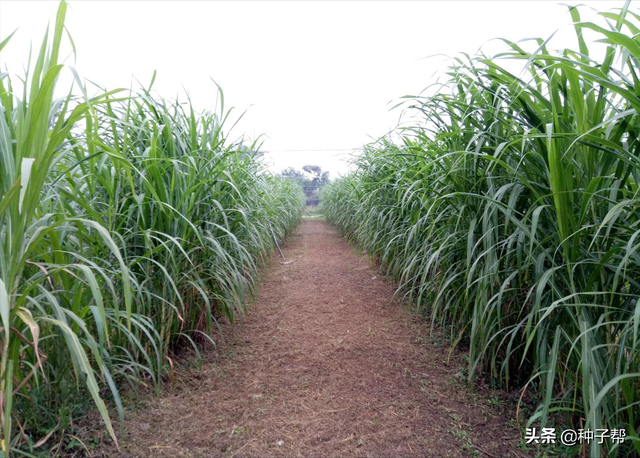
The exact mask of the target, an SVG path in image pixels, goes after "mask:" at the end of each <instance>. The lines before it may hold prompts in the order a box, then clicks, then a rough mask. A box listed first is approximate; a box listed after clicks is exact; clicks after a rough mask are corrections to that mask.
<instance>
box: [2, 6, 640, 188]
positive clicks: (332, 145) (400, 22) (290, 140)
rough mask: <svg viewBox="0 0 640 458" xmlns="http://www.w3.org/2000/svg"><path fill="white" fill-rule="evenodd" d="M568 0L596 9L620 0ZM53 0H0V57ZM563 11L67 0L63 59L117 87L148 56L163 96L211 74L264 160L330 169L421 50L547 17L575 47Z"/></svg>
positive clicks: (412, 69)
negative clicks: (257, 141)
mask: <svg viewBox="0 0 640 458" xmlns="http://www.w3.org/2000/svg"><path fill="white" fill-rule="evenodd" d="M570 3H572V4H575V3H576V2H570ZM580 3H582V4H585V5H589V6H591V7H595V8H596V9H598V10H600V11H605V10H609V9H611V8H619V7H622V5H623V2H622V1H596V2H594V1H582V2H580ZM57 6H58V3H57V2H55V1H44V2H43V1H16V0H0V40H1V39H4V38H5V37H6V36H7V35H8V34H9V33H11V32H12V31H13V30H14V29H16V28H18V32H17V33H16V35H15V36H14V38H13V39H12V40H11V42H10V43H9V45H7V47H6V48H5V50H4V51H3V56H2V61H1V62H0V65H1V67H2V69H1V70H2V71H5V69H8V71H9V72H10V73H13V74H17V75H22V68H23V64H24V62H25V61H26V58H27V55H28V49H29V43H30V42H33V45H34V47H37V46H39V45H40V43H41V40H42V35H43V33H44V30H45V28H46V25H47V22H48V21H51V23H53V22H54V18H55V11H56V9H57ZM632 8H634V9H636V6H635V5H634V4H632ZM587 11H588V8H585V9H584V12H583V19H584V18H588V16H586V14H587ZM569 23H570V16H569V14H568V12H567V9H566V7H564V6H562V5H561V4H560V3H559V2H556V1H540V0H539V1H509V2H507V1H448V2H445V1H424V2H418V1H410V2H398V1H396V2H391V1H388V2H386V1H375V2H371V1H354V2H338V1H323V2H311V1H302V2H270V1H258V2H249V1H241V2H222V1H195V2H186V1H180V2H178V1H109V2H104V1H86V0H85V1H80V0H75V1H74V0H69V10H68V12H67V22H66V25H67V29H68V30H69V32H70V34H71V36H72V38H73V40H74V42H75V45H76V50H77V56H76V60H75V62H74V61H73V60H72V59H69V60H68V61H67V63H68V64H70V65H73V66H74V67H75V68H76V69H77V70H78V72H79V73H80V75H81V76H82V77H84V78H86V79H88V80H91V81H95V82H97V83H98V84H100V85H101V86H104V87H107V88H108V89H114V88H117V87H125V88H128V87H130V86H131V81H132V76H135V78H137V79H138V80H139V81H141V82H142V83H143V84H147V83H148V82H149V81H150V79H151V76H152V74H153V71H154V70H157V72H158V76H157V79H156V83H155V85H154V88H155V89H156V90H157V92H158V93H160V94H161V95H162V96H164V97H166V98H172V97H175V96H176V95H178V94H180V93H181V92H182V88H183V87H184V88H186V89H187V90H188V91H189V93H190V95H191V97H192V100H193V101H194V102H195V105H196V107H197V108H198V109H205V108H211V107H212V106H213V104H214V103H215V93H216V88H215V86H214V84H213V83H212V82H211V78H213V79H214V80H215V81H216V82H217V83H219V84H220V86H221V87H222V89H223V91H224V93H225V102H226V104H227V106H229V107H231V106H233V107H235V114H236V116H238V115H240V114H241V113H242V112H243V111H245V110H247V113H246V114H245V116H244V117H243V118H242V120H241V121H240V122H239V123H238V125H237V126H236V127H235V128H234V130H233V132H232V133H231V137H232V138H238V137H241V136H242V135H246V136H247V137H249V138H255V137H256V136H258V135H260V134H264V144H263V149H264V150H266V151H269V160H270V161H271V162H272V168H273V170H274V171H279V170H281V169H282V168H284V167H287V166H293V167H296V168H301V167H302V165H304V164H318V165H320V166H322V167H323V169H325V170H329V171H330V172H331V176H332V177H334V178H335V177H336V175H337V174H339V173H345V171H346V169H347V168H346V164H345V162H344V161H343V159H345V158H346V157H348V155H349V151H350V150H352V149H355V148H358V147H360V146H361V145H362V144H364V143H367V142H369V141H371V140H372V139H375V138H378V137H380V136H382V135H385V134H386V133H387V132H388V131H389V130H391V129H392V128H393V127H394V126H395V125H396V124H397V122H398V117H399V115H400V111H398V110H397V109H396V110H393V111H391V112H389V109H390V108H391V107H392V106H393V105H395V104H396V103H397V102H398V99H399V98H400V97H401V96H403V95H407V94H417V93H419V92H420V91H422V90H423V89H424V88H426V87H427V86H428V85H429V84H430V83H432V82H434V81H435V78H434V76H433V75H434V73H435V72H437V71H442V70H445V69H446V65H447V59H446V58H445V57H443V56H438V57H432V58H426V57H428V56H433V55H446V56H454V55H456V54H457V53H458V52H468V53H474V52H475V51H476V50H477V49H478V48H479V47H481V46H483V49H485V50H486V49H494V48H495V45H496V42H490V41H489V40H491V39H492V38H496V37H504V38H508V39H511V40H514V41H517V40H520V39H523V38H532V37H543V38H547V37H548V36H549V35H551V34H552V33H553V32H554V31H556V30H558V29H560V32H559V33H558V34H557V36H556V38H554V40H555V41H554V42H553V43H556V46H555V48H561V47H565V46H571V47H573V48H574V49H575V46H574V44H573V41H572V40H573V37H572V29H571V28H570V27H568V26H567V24H569ZM552 47H554V46H552ZM69 49H70V48H69ZM61 84H63V85H64V84H66V86H65V89H67V88H68V87H69V86H68V85H69V84H70V83H68V82H64V80H62V81H61ZM335 150H339V151H335Z"/></svg>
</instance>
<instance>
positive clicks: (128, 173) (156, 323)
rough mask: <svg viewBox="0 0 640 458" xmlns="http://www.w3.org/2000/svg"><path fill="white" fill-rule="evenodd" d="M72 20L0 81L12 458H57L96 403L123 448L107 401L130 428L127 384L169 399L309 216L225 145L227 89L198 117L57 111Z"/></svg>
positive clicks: (240, 152) (128, 101)
mask: <svg viewBox="0 0 640 458" xmlns="http://www.w3.org/2000/svg"><path fill="white" fill-rule="evenodd" d="M65 12H66V3H64V2H62V3H61V4H60V8H59V11H58V16H57V20H56V24H55V28H54V31H53V33H52V36H51V39H49V37H48V33H47V36H45V39H44V41H43V44H42V47H41V49H40V52H39V53H38V55H37V59H36V62H35V66H34V67H33V68H32V69H30V70H29V71H28V73H27V75H26V77H25V78H24V81H25V83H24V85H23V86H24V88H23V90H22V93H21V94H20V93H18V92H16V89H15V87H14V85H13V84H12V81H11V77H10V76H9V75H8V74H6V73H3V74H2V75H0V321H1V323H2V325H1V327H0V345H1V351H2V353H1V367H0V374H1V376H0V392H1V394H0V409H2V412H3V415H2V421H1V427H2V442H1V448H2V453H0V455H4V456H8V455H9V454H10V452H11V450H12V449H18V448H19V449H23V450H29V451H31V452H32V453H41V452H42V451H43V450H49V452H51V453H54V450H55V448H56V447H57V445H56V444H53V442H54V441H53V440H51V441H49V440H48V439H49V438H50V437H52V434H53V436H54V437H55V436H59V435H60V434H63V433H64V432H65V429H66V428H68V427H69V426H70V425H71V423H72V421H73V419H74V418H75V417H77V416H78V415H79V414H80V413H82V412H83V411H85V410H86V408H87V403H88V402H93V403H94V404H95V406H97V408H98V411H99V412H100V415H101V416H102V419H103V421H104V423H105V426H106V429H107V431H108V433H109V435H110V436H111V437H112V438H113V440H115V439H116V435H115V431H114V428H113V427H112V424H111V419H110V418H109V414H108V410H107V406H106V404H105V401H104V400H105V399H106V397H109V399H111V400H112V401H113V403H114V405H115V406H116V407H117V409H118V411H119V413H120V415H121V419H122V408H121V405H120V401H119V397H118V386H119V385H121V384H122V383H123V382H128V383H130V384H131V385H133V386H137V385H138V384H143V385H145V386H152V387H155V389H156V390H158V389H159V387H160V384H161V382H162V381H163V380H164V379H166V378H167V377H168V375H169V374H170V360H169V356H170V353H171V351H172V350H174V349H176V348H177V347H179V346H185V345H186V346H193V347H194V348H195V349H196V351H197V347H198V345H199V344H201V343H202V342H205V341H210V342H213V343H215V341H216V340H217V339H218V337H219V331H218V327H217V324H218V321H219V320H220V318H221V317H226V318H227V319H229V320H231V321H234V320H235V319H237V318H238V317H239V316H241V315H242V313H243V311H244V307H245V305H246V303H247V301H248V300H249V299H250V297H251V296H252V295H253V293H254V279H255V278H256V275H257V273H258V268H259V267H260V265H261V263H262V262H263V261H264V260H265V256H266V255H267V254H268V253H269V252H271V251H272V250H273V248H274V241H273V235H272V231H273V233H275V234H276V236H277V237H280V238H282V237H285V236H286V235H287V234H288V232H289V231H290V230H292V229H293V228H294V227H295V226H296V224H297V223H298V221H299V219H300V217H301V214H302V211H303V207H304V195H303V193H302V192H301V191H300V189H299V188H298V187H297V186H295V185H294V184H293V183H290V182H289V181H287V180H283V179H280V178H276V177H273V176H270V175H269V174H268V173H266V171H265V168H264V166H263V164H262V163H261V161H260V154H259V153H258V148H257V145H255V144H254V145H245V144H241V143H231V142H228V141H227V139H226V138H225V136H224V133H223V126H224V124H225V121H226V120H227V118H228V116H229V112H228V111H225V108H224V98H223V94H222V91H220V92H219V96H220V109H219V112H218V113H210V112H204V113H201V114H197V113H195V111H194V109H193V107H192V105H191V103H190V101H188V102H187V103H186V104H183V103H179V102H177V101H176V102H168V101H166V100H163V99H158V98H156V97H154V96H152V94H151V92H150V91H151V85H150V87H149V88H148V89H145V90H142V91H141V93H139V94H136V95H132V94H127V95H126V96H124V97H123V96H121V95H120V94H118V91H114V92H104V93H101V94H99V95H98V96H97V97H93V98H89V97H87V95H86V94H87V90H86V88H84V87H82V86H80V89H81V92H82V94H84V95H83V97H81V98H76V97H72V96H67V97H62V98H58V99H56V98H55V96H56V92H55V87H56V80H57V78H58V75H59V73H60V72H61V70H62V69H63V66H62V65H60V64H58V62H57V60H58V53H59V49H60V45H61V42H62V38H63V29H64V19H65ZM7 42H8V39H6V40H5V41H3V42H2V44H0V50H1V49H2V48H3V47H4V46H5V45H6V44H7ZM78 84H80V82H79V80H78ZM151 84H153V82H152V83H151ZM57 442H59V443H62V441H57ZM52 444H53V445H52Z"/></svg>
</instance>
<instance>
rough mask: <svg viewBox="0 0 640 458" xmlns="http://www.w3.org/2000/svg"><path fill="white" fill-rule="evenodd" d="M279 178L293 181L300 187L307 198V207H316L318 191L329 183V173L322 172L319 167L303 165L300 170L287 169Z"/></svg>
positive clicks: (318, 197) (318, 199) (318, 196)
mask: <svg viewBox="0 0 640 458" xmlns="http://www.w3.org/2000/svg"><path fill="white" fill-rule="evenodd" d="M280 176H281V177H284V178H289V179H292V180H295V181H296V182H298V183H299V184H300V186H302V188H303V189H304V193H305V195H306V196H307V205H318V202H319V201H320V190H321V189H322V188H323V187H324V186H325V185H326V184H328V183H329V181H330V180H329V172H326V171H323V170H322V167H320V166H319V165H309V164H308V165H305V166H303V167H302V170H298V169H294V168H293V167H287V168H286V169H284V170H283V171H282V172H281V173H280Z"/></svg>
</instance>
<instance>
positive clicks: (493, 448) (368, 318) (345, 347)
mask: <svg viewBox="0 0 640 458" xmlns="http://www.w3.org/2000/svg"><path fill="white" fill-rule="evenodd" d="M283 250H284V254H285V256H286V257H287V258H288V259H290V260H291V261H292V262H291V263H288V264H287V263H282V260H281V259H280V258H279V257H275V256H274V257H273V258H272V260H271V262H270V263H269V265H268V266H267V267H266V269H265V271H264V274H263V279H262V281H261V283H260V286H259V299H258V300H257V302H256V303H255V304H253V305H252V306H251V307H250V310H249V312H248V313H247V315H246V316H245V317H244V320H243V323H242V324H241V325H236V326H234V328H233V333H232V335H230V336H228V338H227V341H226V343H224V344H222V345H221V346H220V347H219V348H218V349H217V350H216V351H211V352H210V353H209V354H207V355H205V356H204V365H203V368H202V369H201V370H197V369H189V368H188V366H186V365H184V364H183V365H180V367H179V368H177V370H176V373H177V375H176V381H175V387H174V389H173V390H171V389H169V388H167V390H166V391H167V392H166V393H165V394H164V395H163V396H161V397H159V398H157V397H150V398H149V399H148V400H147V402H146V406H145V407H142V408H140V407H138V408H136V409H133V410H132V411H130V412H128V413H127V416H128V419H127V420H128V421H127V431H126V435H125V437H124V438H123V440H122V442H121V447H120V450H121V451H120V454H121V455H122V456H127V457H133V456H136V457H149V456H167V457H214V456H220V457H229V458H230V457H238V458H240V457H271V456H274V457H351V456H353V457H431V456H433V457H459V456H490V457H503V456H516V455H518V456H520V455H521V454H522V452H521V451H519V450H520V449H519V447H518V442H519V435H518V431H517V430H516V429H515V428H514V427H513V426H509V424H511V425H513V421H511V422H509V419H510V418H513V412H512V411H511V410H510V409H508V408H505V407H502V406H500V404H501V402H496V398H495V397H491V398H490V397H489V396H488V394H487V393H486V392H483V391H478V389H477V388H476V389H471V388H469V387H468V386H467V384H466V382H464V377H463V373H464V369H462V367H463V366H465V364H464V362H463V361H462V358H461V356H460V355H459V354H457V353H454V354H453V356H452V357H451V358H450V359H449V348H447V346H446V345H443V344H442V342H440V343H438V340H437V339H436V340H435V341H434V340H433V339H431V338H429V332H428V324H427V323H425V322H424V321H423V320H421V319H419V318H416V317H414V316H412V315H411V313H410V311H409V309H408V307H406V306H404V305H403V304H402V303H400V301H398V300H395V299H394V297H393V293H394V287H393V286H392V285H390V284H388V283H387V282H385V279H384V278H383V277H382V276H381V275H380V274H379V273H378V272H377V270H376V268H375V267H374V266H373V265H372V264H371V263H370V262H369V259H368V257H367V256H366V255H365V254H364V253H360V252H358V251H357V250H355V249H354V248H353V247H352V246H350V245H349V244H348V243H347V242H346V241H344V240H343V239H341V238H340V236H339V234H338V233H337V231H336V230H335V229H334V228H333V227H331V226H330V225H329V224H328V223H327V222H325V221H324V220H320V219H307V220H303V222H302V224H301V226H300V227H299V228H298V231H297V232H296V233H295V234H294V235H293V236H291V237H290V238H289V239H288V240H287V242H286V244H285V246H284V247H283ZM505 409H506V410H505Z"/></svg>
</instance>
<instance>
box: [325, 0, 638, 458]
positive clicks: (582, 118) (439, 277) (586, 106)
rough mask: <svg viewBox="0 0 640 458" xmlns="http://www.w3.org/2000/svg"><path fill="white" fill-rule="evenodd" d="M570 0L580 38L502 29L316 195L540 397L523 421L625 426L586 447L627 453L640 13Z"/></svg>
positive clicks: (634, 370) (435, 312)
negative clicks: (514, 36) (560, 45)
mask: <svg viewBox="0 0 640 458" xmlns="http://www.w3.org/2000/svg"><path fill="white" fill-rule="evenodd" d="M570 12H571V15H572V18H573V20H574V22H575V25H574V26H575V32H576V43H577V49H564V50H561V51H553V50H552V48H551V47H550V46H552V43H553V41H551V42H547V41H546V40H543V39H538V40H537V41H535V42H533V43H531V42H529V43H528V45H529V46H528V47H527V46H525V45H526V43H525V44H522V45H520V44H518V43H516V42H514V41H510V40H503V51H502V52H501V53H500V54H498V55H496V56H493V57H490V56H484V55H473V56H470V55H461V56H459V57H457V58H455V59H453V60H452V62H451V65H450V67H449V69H448V72H447V80H446V81H444V82H441V85H440V86H439V89H438V91H436V92H435V93H434V94H433V95H430V96H420V97H411V98H409V100H407V104H408V105H410V107H409V108H407V110H408V111H409V113H410V114H412V115H414V116H415V117H417V118H418V120H417V121H415V122H413V123H412V124H410V125H406V126H403V127H402V128H400V129H399V130H398V132H397V134H398V136H399V137H400V138H401V142H391V141H389V140H387V139H382V140H380V141H378V142H374V143H372V144H370V145H367V146H365V147H364V149H363V151H362V154H361V155H360V156H358V157H357V158H355V159H354V162H355V166H356V171H355V172H354V173H352V174H351V175H350V176H348V177H346V178H342V179H340V180H338V181H337V182H335V183H333V184H332V185H330V186H329V187H327V188H326V189H325V190H324V192H323V194H322V208H323V212H324V214H325V215H327V217H328V218H329V221H331V222H332V223H334V224H335V225H337V226H338V227H339V228H340V229H341V230H342V232H343V233H344V234H346V235H347V236H348V237H349V238H350V239H352V240H353V241H355V242H356V243H357V244H359V245H361V246H362V247H364V248H366V249H367V250H368V251H369V253H370V255H371V256H372V257H374V259H376V260H377V261H378V262H379V263H380V265H381V267H382V268H383V269H385V270H386V272H387V273H388V274H389V275H391V276H392V277H393V278H394V279H395V280H397V282H398V283H399V291H400V292H401V293H402V294H404V295H405V296H406V297H408V298H409V299H410V300H411V302H412V304H413V306H414V307H415V308H416V309H417V310H418V311H420V312H422V313H423V314H424V315H425V316H426V317H428V319H429V320H430V321H431V323H432V324H433V326H442V327H443V328H445V329H446V330H447V332H448V335H449V338H450V339H451V341H452V342H454V343H456V344H457V345H459V346H460V347H461V348H465V349H468V356H469V365H468V377H469V378H470V379H473V378H474V377H478V376H486V377H488V378H489V379H490V380H491V381H492V382H493V383H495V384H500V385H501V386H504V387H506V388H514V387H517V388H519V389H521V390H522V393H523V396H524V395H526V396H532V397H533V398H534V399H535V401H536V405H537V409H536V410H535V412H534V413H533V414H532V415H531V416H530V418H529V419H528V422H527V424H526V426H528V427H536V428H538V431H539V428H544V427H549V426H551V427H557V428H568V427H573V428H574V429H590V430H592V431H596V430H601V429H608V430H614V429H624V430H625V431H626V434H627V438H626V441H625V443H624V444H623V445H621V444H619V443H616V442H615V441H611V440H607V441H605V443H604V444H600V443H598V441H591V442H590V444H589V445H588V446H584V447H582V451H583V453H585V456H587V455H589V456H601V455H602V454H610V455H612V456H628V455H635V454H640V440H639V437H638V431H637V429H638V423H639V422H640V415H639V414H640V409H639V408H638V406H639V404H640V341H639V340H638V336H639V332H638V329H639V327H640V304H639V301H638V297H639V295H640V283H639V280H640V257H639V254H638V248H639V247H640V244H639V240H638V236H639V235H640V207H639V204H640V200H639V198H638V197H639V196H638V184H639V182H640V175H639V170H640V168H639V165H640V142H639V141H638V136H639V133H640V131H639V128H640V118H639V116H638V115H639V110H640V98H639V96H640V83H639V80H638V75H639V74H640V63H639V60H638V59H639V58H640V41H638V35H639V34H640V21H639V20H640V16H639V15H638V14H637V12H633V11H631V10H628V4H627V5H626V6H625V8H624V9H623V10H618V11H615V12H607V13H601V21H600V22H599V23H597V24H596V23H593V22H582V21H581V19H580V13H579V10H578V8H570ZM587 37H590V38H591V39H592V40H589V41H587ZM596 41H599V42H600V43H604V46H605V48H606V49H604V52H603V53H602V56H603V57H602V59H596V58H594V57H591V55H590V49H591V48H592V47H594V46H595V42H596ZM596 55H599V54H598V53H596ZM514 62H515V63H520V64H522V65H524V71H523V72H522V73H520V74H517V73H513V72H512V71H510V70H508V68H512V67H513V65H514ZM414 119H415V118H414ZM636 456H637V455H636Z"/></svg>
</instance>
